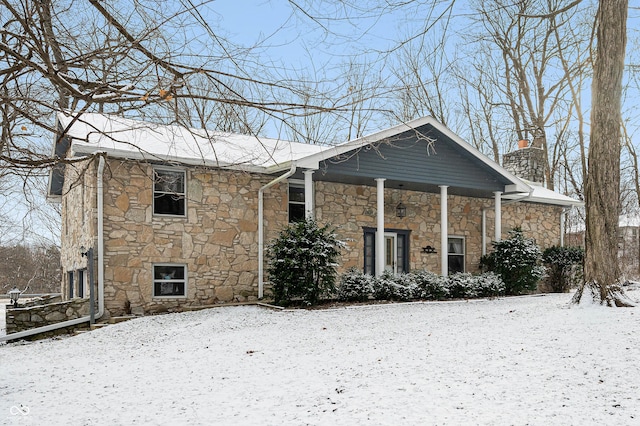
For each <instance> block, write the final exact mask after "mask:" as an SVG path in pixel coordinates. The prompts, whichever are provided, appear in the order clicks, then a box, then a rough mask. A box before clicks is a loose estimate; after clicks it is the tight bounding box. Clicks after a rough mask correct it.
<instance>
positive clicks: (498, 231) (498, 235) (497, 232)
mask: <svg viewBox="0 0 640 426" xmlns="http://www.w3.org/2000/svg"><path fill="white" fill-rule="evenodd" d="M493 195H494V198H495V205H496V207H495V208H496V224H495V228H494V237H493V239H494V241H500V240H501V239H502V192H500V191H496V192H494V193H493Z"/></svg>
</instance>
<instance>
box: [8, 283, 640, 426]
mask: <svg viewBox="0 0 640 426" xmlns="http://www.w3.org/2000/svg"><path fill="white" fill-rule="evenodd" d="M633 293H634V292H632V294H631V295H632V296H635V295H634V294H633ZM634 298H637V297H634ZM570 299H571V295H570V294H559V295H557V294H556V295H545V296H527V297H515V298H502V299H495V300H473V301H458V302H426V303H407V304H387V305H370V306H352V307H340V308H333V309H323V310H285V311H276V310H269V309H266V308H262V307H257V306H241V307H224V308H213V309H208V310H203V311H198V312H187V313H181V314H169V315H161V316H150V317H143V318H139V319H135V320H131V321H128V322H125V323H121V324H117V325H111V326H108V327H105V328H102V329H99V330H95V331H92V332H89V333H84V334H81V335H79V336H75V337H68V338H61V339H49V340H42V341H37V342H32V343H12V344H6V345H0V424H9V425H23V424H33V425H38V424H51V425H58V424H65V425H67V424H68V425H129V424H154V425H186V424H195V425H200V424H202V425H207V424H224V425H304V424H309V425H335V424H349V425H352V424H375V425H379V424H390V425H391V424H393V425H415V424H438V425H442V424H483V425H484V424H497V425H502V424H504V425H507V424H508V425H524V424H539V425H542V424H544V425H567V424H576V425H577V424H616V425H631V424H638V422H639V419H640V392H639V389H638V388H639V386H640V366H639V363H640V361H639V360H640V337H639V336H640V335H639V333H638V332H637V330H638V329H639V327H640V313H638V312H637V310H636V309H633V308H629V309H614V308H602V307H594V306H590V307H585V308H569V307H568V303H569V301H570ZM636 314H638V315H636ZM16 371H17V373H16Z"/></svg>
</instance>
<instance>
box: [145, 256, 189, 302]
mask: <svg viewBox="0 0 640 426" xmlns="http://www.w3.org/2000/svg"><path fill="white" fill-rule="evenodd" d="M186 295H187V267H186V266H185V265H175V264H166V263H165V264H157V265H153V297H186Z"/></svg>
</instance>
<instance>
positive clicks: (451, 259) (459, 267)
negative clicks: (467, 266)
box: [447, 237, 464, 274]
mask: <svg viewBox="0 0 640 426" xmlns="http://www.w3.org/2000/svg"><path fill="white" fill-rule="evenodd" d="M447 247H448V249H447V252H448V263H449V273H450V274H455V273H456V272H464V238H462V237H449V239H448V242H447Z"/></svg>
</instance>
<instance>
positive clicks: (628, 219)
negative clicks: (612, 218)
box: [618, 214, 640, 228]
mask: <svg viewBox="0 0 640 426" xmlns="http://www.w3.org/2000/svg"><path fill="white" fill-rule="evenodd" d="M618 226H619V227H620V228H640V216H638V215H637V214H634V215H628V214H623V215H620V217H619V218H618Z"/></svg>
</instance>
